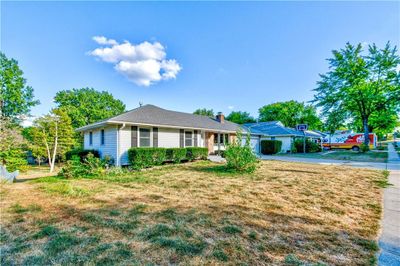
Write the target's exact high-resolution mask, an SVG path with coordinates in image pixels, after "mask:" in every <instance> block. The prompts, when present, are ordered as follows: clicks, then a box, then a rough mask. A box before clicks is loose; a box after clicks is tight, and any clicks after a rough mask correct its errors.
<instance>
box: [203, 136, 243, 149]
mask: <svg viewBox="0 0 400 266" xmlns="http://www.w3.org/2000/svg"><path fill="white" fill-rule="evenodd" d="M235 138H236V135H235V134H232V133H224V132H205V147H207V148H208V154H218V153H219V151H224V150H226V147H227V144H229V143H231V142H232V141H234V140H235Z"/></svg>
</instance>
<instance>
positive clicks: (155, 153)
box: [128, 147, 208, 169]
mask: <svg viewBox="0 0 400 266" xmlns="http://www.w3.org/2000/svg"><path fill="white" fill-rule="evenodd" d="M207 155H208V149H207V148H202V147H189V148H130V149H129V150H128V158H129V162H130V163H131V166H132V168H133V169H143V168H148V167H152V166H155V165H161V164H162V163H163V162H168V161H169V162H174V163H180V162H181V161H184V160H189V161H193V160H197V159H206V158H207Z"/></svg>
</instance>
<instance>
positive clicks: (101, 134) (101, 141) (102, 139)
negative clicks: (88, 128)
mask: <svg viewBox="0 0 400 266" xmlns="http://www.w3.org/2000/svg"><path fill="white" fill-rule="evenodd" d="M100 132H101V133H100V143H101V145H104V129H102V130H101V131H100Z"/></svg>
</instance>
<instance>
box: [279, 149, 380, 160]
mask: <svg viewBox="0 0 400 266" xmlns="http://www.w3.org/2000/svg"><path fill="white" fill-rule="evenodd" d="M276 155H277V156H296V157H305V158H315V159H330V160H346V161H358V162H376V163H386V162H387V157H388V153H387V152H386V151H369V152H365V153H362V152H356V151H349V150H333V151H324V152H317V153H306V154H304V153H292V154H289V153H285V154H280V153H279V154H276Z"/></svg>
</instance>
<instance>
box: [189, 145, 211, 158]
mask: <svg viewBox="0 0 400 266" xmlns="http://www.w3.org/2000/svg"><path fill="white" fill-rule="evenodd" d="M207 156H208V149H207V148H203V147H187V148H186V158H187V159H188V160H189V161H194V160H205V159H207Z"/></svg>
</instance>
